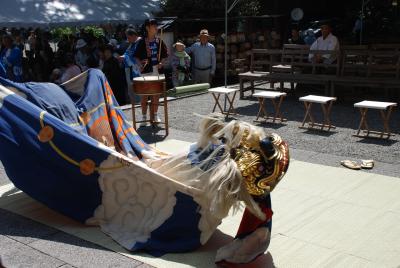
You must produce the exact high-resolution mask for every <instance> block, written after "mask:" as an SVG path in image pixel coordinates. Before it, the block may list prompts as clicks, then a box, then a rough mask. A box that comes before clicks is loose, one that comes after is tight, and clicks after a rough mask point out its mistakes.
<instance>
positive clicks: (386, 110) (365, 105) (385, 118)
mask: <svg viewBox="0 0 400 268" xmlns="http://www.w3.org/2000/svg"><path fill="white" fill-rule="evenodd" d="M396 106H397V103H395V102H382V101H366V100H365V101H362V102H357V103H355V104H354V107H356V108H359V110H360V113H361V122H360V125H359V127H358V130H357V134H355V135H354V136H356V137H371V138H381V139H382V138H383V136H384V135H386V138H387V139H389V138H390V136H392V135H394V134H392V133H391V132H390V128H389V119H390V115H391V114H392V111H393V108H394V107H396ZM368 109H376V110H379V112H380V115H381V118H382V122H383V131H375V130H370V129H369V127H368V123H367V112H368ZM360 132H365V135H360ZM370 134H376V135H378V137H374V136H370Z"/></svg>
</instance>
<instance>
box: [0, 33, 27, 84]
mask: <svg viewBox="0 0 400 268" xmlns="http://www.w3.org/2000/svg"><path fill="white" fill-rule="evenodd" d="M2 45H3V50H2V51H1V54H0V59H1V62H2V64H3V66H4V68H5V69H6V73H7V77H8V79H10V80H13V81H16V82H22V52H21V50H20V49H19V48H18V47H16V46H15V45H14V40H13V38H12V36H11V35H5V36H3V43H2Z"/></svg>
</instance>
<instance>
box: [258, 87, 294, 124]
mask: <svg viewBox="0 0 400 268" xmlns="http://www.w3.org/2000/svg"><path fill="white" fill-rule="evenodd" d="M285 96H286V93H284V92H276V91H260V92H257V93H254V94H253V97H256V98H258V102H259V104H260V108H259V110H258V114H257V118H256V120H255V122H260V121H259V120H258V119H259V118H260V117H262V118H264V119H265V122H266V121H267V120H268V119H271V120H272V123H275V121H276V120H277V119H279V120H280V121H281V122H284V121H287V120H286V119H284V118H283V117H282V113H281V105H282V101H283V98H284V97H285ZM265 99H270V100H271V102H272V105H273V107H274V110H275V111H274V115H273V116H268V114H267V111H266V109H265V105H264V103H265ZM276 99H278V101H276Z"/></svg>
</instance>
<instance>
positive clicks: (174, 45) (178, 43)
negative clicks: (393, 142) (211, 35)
mask: <svg viewBox="0 0 400 268" xmlns="http://www.w3.org/2000/svg"><path fill="white" fill-rule="evenodd" d="M176 46H183V47H184V48H185V47H186V46H185V44H184V43H183V42H182V41H177V42H176V43H175V44H173V47H176Z"/></svg>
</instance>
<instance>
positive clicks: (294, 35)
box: [288, 28, 305, 45]
mask: <svg viewBox="0 0 400 268" xmlns="http://www.w3.org/2000/svg"><path fill="white" fill-rule="evenodd" d="M288 42H289V44H295V45H304V44H305V43H304V40H303V39H302V38H301V37H300V32H299V29H296V28H293V29H292V32H291V36H290V38H289V40H288Z"/></svg>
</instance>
